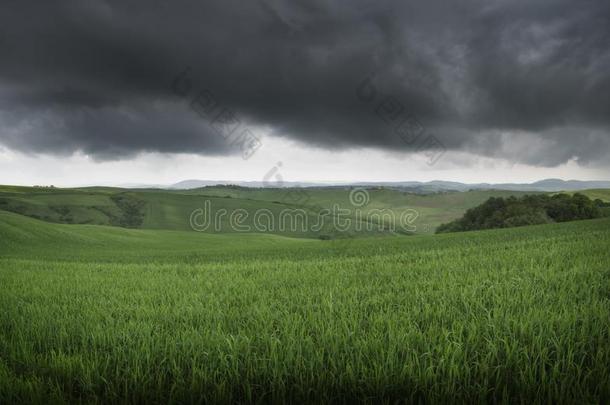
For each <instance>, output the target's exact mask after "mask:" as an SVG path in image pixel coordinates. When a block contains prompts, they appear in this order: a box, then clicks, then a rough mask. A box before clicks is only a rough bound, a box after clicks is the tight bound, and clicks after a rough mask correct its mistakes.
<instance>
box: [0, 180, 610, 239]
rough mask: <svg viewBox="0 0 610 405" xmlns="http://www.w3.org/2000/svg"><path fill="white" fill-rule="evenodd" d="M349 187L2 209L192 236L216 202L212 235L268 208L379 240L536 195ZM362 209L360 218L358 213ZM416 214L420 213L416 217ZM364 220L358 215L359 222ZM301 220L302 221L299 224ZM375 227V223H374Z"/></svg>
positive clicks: (2, 199) (208, 190) (16, 204)
mask: <svg viewBox="0 0 610 405" xmlns="http://www.w3.org/2000/svg"><path fill="white" fill-rule="evenodd" d="M350 191H351V189H349V188H341V187H332V188H331V187H329V188H306V189H271V188H265V189H256V188H244V187H236V186H215V187H205V188H201V189H194V190H186V191H182V190H155V189H151V190H140V189H133V190H127V189H119V188H108V187H90V188H80V189H79V188H76V189H58V188H33V187H16V186H0V210H4V211H10V212H15V213H19V214H22V215H26V216H29V217H32V218H36V219H42V220H44V221H48V222H55V223H67V224H90V225H111V226H123V227H130V228H142V229H168V230H191V224H190V221H189V220H190V217H191V214H192V213H193V211H194V210H197V209H202V208H204V207H205V203H206V201H208V202H209V204H210V210H211V214H210V216H211V217H212V218H213V217H215V216H216V215H218V214H219V211H221V210H226V211H227V214H226V215H224V216H222V217H220V218H219V223H218V227H215V226H210V227H209V228H208V229H206V230H205V231H206V232H210V233H231V232H236V231H237V230H236V229H235V227H232V226H230V225H231V224H230V214H231V213H233V212H235V211H237V210H245V211H246V212H247V213H248V214H249V217H248V218H246V220H245V222H244V224H245V225H246V226H247V227H249V228H250V232H256V231H257V230H256V229H255V227H254V223H253V221H254V218H253V213H255V212H257V210H269V212H270V215H272V216H273V218H274V219H275V221H276V222H275V226H274V228H273V229H271V230H270V231H268V232H266V233H275V234H281V235H286V236H293V237H306V238H317V237H321V236H326V237H329V238H333V239H334V238H337V237H351V236H367V235H369V236H374V235H378V234H387V233H391V232H390V229H389V228H390V227H389V226H388V219H387V218H388V217H387V216H383V215H381V214H380V213H382V212H383V213H385V214H387V215H391V216H393V218H395V222H396V223H398V222H399V217H400V216H401V215H404V214H408V215H411V216H412V218H411V219H412V225H413V226H414V227H409V229H402V228H400V227H399V226H395V230H396V231H400V230H402V231H403V232H405V231H406V233H413V232H414V233H420V234H422V233H424V234H425V233H433V232H434V230H435V228H436V227H437V226H439V225H440V224H441V223H446V222H449V221H451V220H453V219H456V218H459V217H460V216H461V215H463V213H464V212H465V211H466V210H467V209H469V208H472V207H475V206H477V205H479V204H481V203H482V202H484V201H485V200H487V199H488V198H489V197H508V196H510V195H515V196H520V195H524V194H531V192H518V191H502V190H474V191H468V192H444V193H436V194H427V195H421V194H412V193H408V192H404V191H400V190H396V189H390V188H382V187H377V188H369V189H367V190H366V192H367V193H368V196H367V198H366V201H365V204H364V205H362V206H361V207H360V206H354V205H353V204H352V203H351V202H350ZM586 193H591V196H595V198H603V199H606V200H610V196H609V195H608V194H609V191H608V190H590V191H586V192H585V194H586ZM335 205H336V206H337V207H338V208H339V209H349V210H350V218H351V219H352V225H351V226H350V227H349V228H348V229H347V230H346V231H337V230H336V229H335V228H334V227H333V226H330V225H329V222H332V217H333V214H334V213H333V212H332V209H333V207H334V206H335ZM324 209H329V210H330V211H331V212H330V214H331V216H329V217H328V219H327V220H326V222H325V223H324V227H323V228H322V229H321V230H315V229H311V228H312V227H311V225H313V224H316V223H317V222H318V221H319V217H318V214H319V213H320V212H321V210H324ZM283 210H303V212H304V215H306V217H307V223H308V224H309V225H310V226H306V227H302V226H301V224H295V227H294V228H292V227H290V226H288V225H290V224H288V223H287V224H286V227H285V229H283V230H282V229H280V226H279V223H280V220H279V217H280V213H281V212H282V211H283ZM357 210H359V211H360V214H355V211H357ZM411 210H414V211H411ZM413 212H415V213H413ZM357 215H359V216H357ZM295 221H296V219H295ZM371 224H374V226H373V225H371ZM239 232H246V231H244V230H239Z"/></svg>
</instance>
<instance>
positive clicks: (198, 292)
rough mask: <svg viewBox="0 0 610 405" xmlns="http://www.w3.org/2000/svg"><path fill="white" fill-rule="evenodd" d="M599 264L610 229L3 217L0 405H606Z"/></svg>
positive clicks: (609, 285) (608, 307)
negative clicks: (261, 225) (229, 225)
mask: <svg viewBox="0 0 610 405" xmlns="http://www.w3.org/2000/svg"><path fill="white" fill-rule="evenodd" d="M17 192H18V191H16V193H17ZM28 192H29V191H28ZM83 192H85V191H83ZM41 193H44V191H41ZM109 193H110V192H109ZM450 197H451V198H457V197H453V196H447V197H446V198H450ZM40 198H41V199H42V197H40ZM58 198H59V197H58ZM70 198H71V197H70ZM87 198H91V199H93V200H94V201H92V204H100V205H103V204H104V203H105V202H107V201H105V200H104V198H103V192H100V193H94V194H93V195H87ZM410 198H411V197H410ZM413 198H415V197H413ZM417 198H424V197H417ZM26 200H27V201H32V198H30V197H28V198H27V199H26ZM34 200H38V199H37V198H36V199H34ZM371 201H376V199H375V198H373V197H372V198H371ZM62 203H64V202H62ZM65 203H67V202H65ZM32 204H33V203H32ZM24 205H25V203H24ZM41 205H44V204H42V203H41ZM151 209H153V210H154V209H163V208H159V207H157V208H154V207H153V208H151ZM180 215H181V214H179V215H178V216H180ZM169 217H170V216H169V214H168V216H167V217H166V218H169ZM159 221H161V220H159ZM148 225H149V226H150V227H154V226H153V225H152V224H151V223H150V222H149V223H148ZM609 246H610V218H604V219H598V220H591V221H577V222H570V223H561V224H550V225H541V226H530V227H522V228H514V229H503V230H491V231H481V232H467V233H456V234H444V235H432V236H428V235H422V236H402V237H401V236H388V237H383V236H380V237H374V238H358V239H352V240H330V241H322V240H315V239H295V238H288V237H283V236H278V235H260V234H218V235H212V234H205V233H197V232H184V231H180V230H150V229H149V230H140V229H124V228H120V227H108V226H95V225H64V224H53V223H49V222H43V221H39V220H36V219H32V218H28V217H25V216H21V215H18V214H14V213H11V212H6V211H2V210H0V308H2V311H0V403H7V404H8V403H32V402H34V403H36V402H38V403H61V402H90V403H117V402H118V403H121V402H130V403H134V402H135V403H149V402H150V403H167V402H170V403H184V402H187V403H236V402H248V403H268V402H276V403H281V402H293V403H301V402H326V403H328V402H344V403H351V402H352V401H355V402H367V403H396V402H406V403H412V402H427V403H430V402H446V403H474V402H511V403H518V402H524V403H529V402H540V403H602V402H605V401H607V400H608V398H610V366H609V365H610V267H609V265H610V249H608V247H609Z"/></svg>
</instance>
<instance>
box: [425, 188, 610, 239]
mask: <svg viewBox="0 0 610 405" xmlns="http://www.w3.org/2000/svg"><path fill="white" fill-rule="evenodd" d="M608 205H610V204H609V203H605V202H603V201H602V200H599V199H597V200H591V199H590V198H589V197H587V196H586V195H583V194H579V193H575V194H574V195H568V194H555V195H552V196H550V195H547V194H535V195H526V196H523V197H519V198H518V197H508V198H502V197H491V198H490V199H489V200H487V201H485V202H484V203H483V204H481V205H479V206H478V207H475V208H471V209H469V210H468V211H466V213H465V214H464V216H463V217H462V218H460V219H456V220H455V221H452V222H449V223H446V224H443V225H441V226H439V227H438V229H437V230H436V233H442V232H461V231H474V230H478V229H491V228H510V227H514V226H524V225H535V224H546V223H550V222H565V221H574V220H577V219H591V218H598V217H600V216H602V209H603V207H607V206H608Z"/></svg>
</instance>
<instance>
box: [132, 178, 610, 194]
mask: <svg viewBox="0 0 610 405" xmlns="http://www.w3.org/2000/svg"><path fill="white" fill-rule="evenodd" d="M229 184H233V185H237V186H241V187H265V188H267V187H275V188H278V187H390V188H397V189H406V190H409V191H413V192H418V193H433V192H441V191H468V190H489V189H496V190H515V191H577V190H585V189H592V188H610V181H581V180H561V179H545V180H540V181H537V182H534V183H497V184H491V183H476V184H467V183H459V182H453V181H441V180H435V181H429V182H420V181H400V182H355V183H314V182H282V183H278V182H264V181H224V180H185V181H181V182H179V183H176V184H172V185H170V186H155V187H158V188H168V189H174V190H188V189H193V188H200V187H206V186H216V185H229ZM141 187H150V186H144V185H142V186H141Z"/></svg>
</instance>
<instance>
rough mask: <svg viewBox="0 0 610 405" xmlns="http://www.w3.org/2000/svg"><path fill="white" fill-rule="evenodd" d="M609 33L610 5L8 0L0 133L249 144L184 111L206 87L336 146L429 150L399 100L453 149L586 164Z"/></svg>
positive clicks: (601, 143)
mask: <svg viewBox="0 0 610 405" xmlns="http://www.w3.org/2000/svg"><path fill="white" fill-rule="evenodd" d="M608 38H610V3H608V2H607V1H604V0H587V1H583V2H574V1H568V0H556V1H549V0H547V1H538V2H531V1H525V0H519V1H507V0H505V1H492V2H489V1H483V0H477V1H475V0H466V1H461V2H459V3H458V2H445V1H441V0H433V1H426V2H414V1H398V0H396V1H393V0H392V1H390V0H381V1H377V2H370V1H363V0H354V1H336V2H325V1H321V0H313V1H312V0H307V1H306V0H299V1H282V0H260V1H249V2H243V1H237V0H223V1H206V2H202V1H194V0H193V1H190V0H185V1H175V2H168V1H161V0H157V1H148V2H143V1H136V0H127V1H125V0H123V1H118V0H117V1H110V0H107V1H97V2H88V1H76V0H72V1H68V0H64V1H56V2H34V1H28V0H21V1H16V0H8V1H7V2H6V4H5V5H4V6H3V8H2V9H1V10H0V56H1V60H2V61H1V62H0V120H1V121H0V143H3V144H5V145H6V146H8V147H11V148H15V149H19V150H25V151H36V152H48V153H71V152H73V151H75V150H82V151H85V152H86V153H89V154H91V155H94V156H97V158H99V159H113V158H123V157H125V156H130V155H132V154H134V153H138V152H141V151H160V152H193V153H201V154H216V155H218V154H221V155H222V154H229V153H238V151H237V150H236V148H235V147H232V146H231V145H229V144H228V143H227V142H224V140H223V139H222V138H219V137H218V134H216V133H214V131H213V130H211V129H210V126H209V122H207V121H206V120H204V119H202V117H200V116H199V115H197V114H196V113H195V112H194V111H192V109H191V108H190V107H189V101H190V100H191V99H192V97H194V96H195V95H196V94H197V92H198V91H201V90H203V89H209V90H210V91H211V92H212V93H213V94H214V95H215V96H216V97H217V98H218V102H219V103H220V104H222V105H223V106H227V107H228V108H230V109H231V110H232V111H233V112H235V114H236V116H238V117H239V119H240V120H241V121H242V122H244V123H245V124H248V125H254V126H256V125H264V126H266V127H269V128H271V129H272V132H273V133H274V134H275V135H276V136H284V137H290V138H293V139H297V140H299V141H301V142H305V143H307V144H311V145H318V146H321V147H325V148H331V149H342V148H359V147H376V148H386V149H392V150H405V151H413V150H417V149H418V148H419V147H420V146H417V145H415V144H413V143H408V142H404V140H403V139H401V138H400V137H399V136H397V133H396V131H395V130H394V129H395V126H396V125H397V121H392V120H388V114H389V112H388V111H387V108H385V110H386V111H385V115H383V111H384V107H383V106H380V104H381V103H383V102H384V101H385V102H386V103H388V98H387V97H389V96H391V97H393V99H391V100H394V107H395V108H398V107H397V106H400V108H402V109H403V110H404V111H405V112H408V113H409V114H411V115H413V116H415V117H417V119H418V120H419V121H420V122H421V123H422V124H423V125H424V127H425V128H426V130H427V131H428V132H429V133H433V134H434V135H435V136H437V138H438V139H439V140H440V141H441V142H442V143H443V144H444V146H445V147H446V148H447V149H448V150H458V151H467V152H472V153H476V154H480V155H482V156H493V157H500V158H505V159H509V160H513V161H516V162H524V163H529V164H534V165H543V166H553V165H557V164H560V163H562V162H565V161H566V160H568V159H572V158H575V159H578V160H579V161H580V162H582V163H583V164H588V163H591V162H599V161H604V160H607V158H608V157H609V156H608V155H609V153H610V139H609V138H610V137H609V134H610V132H609V131H610V49H609V46H608ZM186 66H190V67H191V70H190V73H189V75H190V80H191V81H192V88H191V89H190V91H189V92H187V94H186V96H185V97H181V96H179V95H177V94H175V92H173V91H172V87H171V83H172V80H173V78H174V77H175V76H176V75H177V74H178V73H180V72H181V71H183V70H184V68H185V67H186ZM367 78H370V79H371V82H370V84H372V85H374V87H375V90H376V91H377V93H376V95H375V97H374V98H373V99H371V100H369V101H363V99H362V97H359V96H358V91H359V89H360V87H359V86H361V85H362V83H363V80H365V79H367ZM367 100H368V99H367ZM390 104H391V103H390ZM385 107H388V105H387V104H386V106H385ZM380 111H381V112H380ZM390 115H391V114H390ZM384 118H385V120H384ZM387 121H391V122H387ZM538 150H539V152H535V153H534V152H533V151H538Z"/></svg>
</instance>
